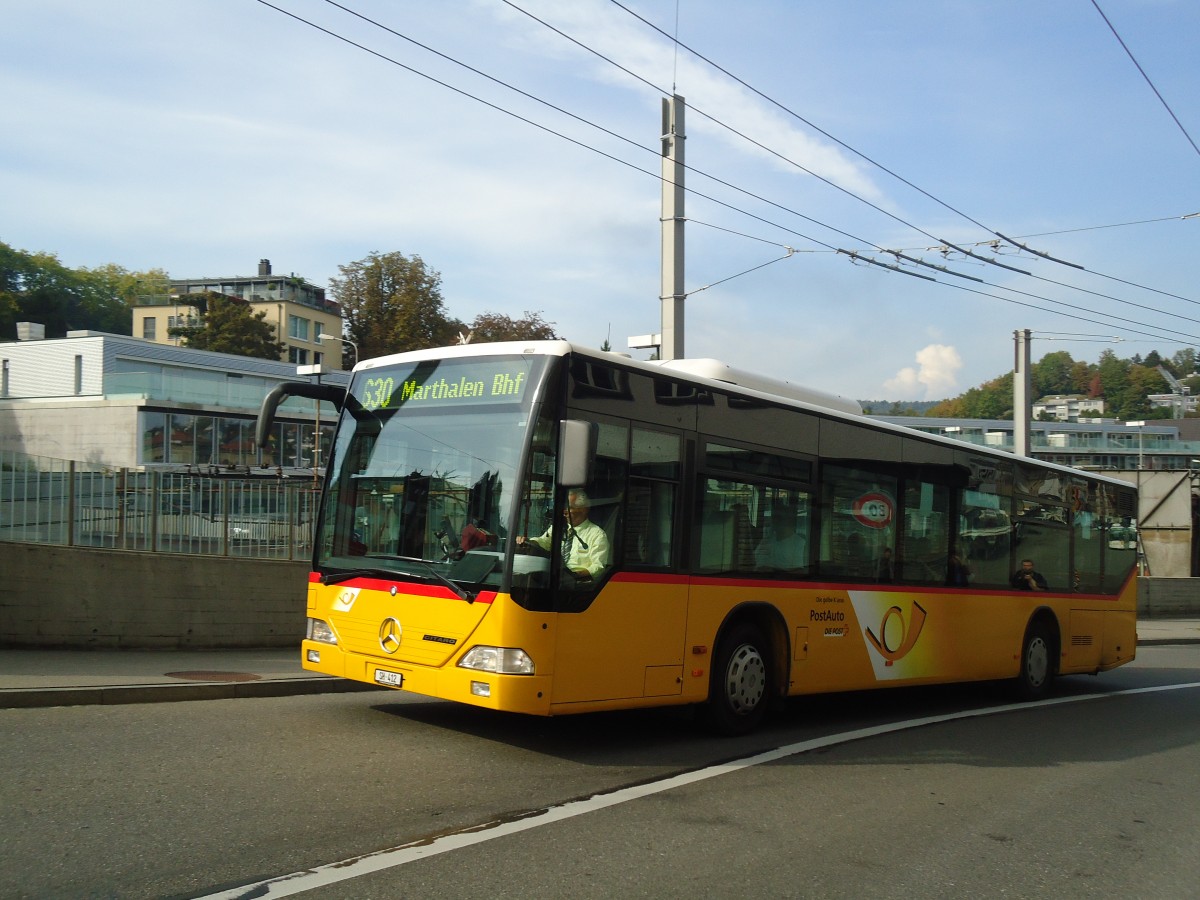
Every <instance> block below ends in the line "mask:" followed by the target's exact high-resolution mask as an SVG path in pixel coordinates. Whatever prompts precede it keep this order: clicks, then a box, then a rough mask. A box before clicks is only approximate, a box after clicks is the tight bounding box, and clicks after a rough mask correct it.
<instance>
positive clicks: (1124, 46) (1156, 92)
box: [1092, 0, 1200, 156]
mask: <svg viewBox="0 0 1200 900" xmlns="http://www.w3.org/2000/svg"><path fill="white" fill-rule="evenodd" d="M1092 6H1094V7H1095V8H1096V12H1098V13H1100V18H1102V19H1103V20H1104V24H1105V25H1107V26H1108V30H1109V31H1111V32H1112V33H1113V37H1115V38H1116V39H1117V43H1118V44H1120V45H1121V49H1122V50H1124V51H1125V54H1126V56H1128V57H1129V59H1130V61H1131V62H1132V63H1133V64H1134V65H1135V66H1136V67H1137V70H1138V71H1139V72H1140V73H1141V74H1142V78H1144V79H1146V84H1148V85H1150V90H1152V91H1154V96H1155V97H1157V98H1158V102H1159V103H1161V104H1162V105H1163V109H1165V110H1166V111H1167V114H1168V115H1169V116H1170V117H1171V119H1172V121H1174V122H1175V124H1176V126H1178V128H1179V130H1180V131H1181V132H1183V136H1184V137H1185V138H1187V142H1188V143H1189V144H1191V145H1192V149H1193V150H1195V151H1196V155H1197V156H1200V147H1197V146H1196V142H1195V141H1193V140H1192V136H1191V135H1190V134H1188V130H1187V129H1186V128H1184V127H1183V123H1182V122H1180V121H1179V116H1177V115H1175V110H1173V109H1171V104H1169V103H1167V101H1166V98H1164V97H1163V95H1162V94H1161V93H1159V90H1158V88H1157V87H1155V86H1154V82H1153V81H1151V80H1150V76H1149V75H1147V74H1146V70H1145V69H1143V68H1142V64H1141V63H1140V62H1138V61H1137V57H1135V56H1134V55H1133V51H1132V50H1130V49H1129V45H1128V44H1126V43H1125V40H1124V38H1122V37H1121V35H1120V34H1118V33H1117V29H1116V28H1115V27H1114V26H1113V23H1112V22H1111V21H1109V18H1108V16H1106V15H1105V14H1104V10H1102V9H1101V8H1100V4H1099V3H1097V2H1096V0H1092Z"/></svg>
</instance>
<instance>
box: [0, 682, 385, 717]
mask: <svg viewBox="0 0 1200 900" xmlns="http://www.w3.org/2000/svg"><path fill="white" fill-rule="evenodd" d="M381 690H386V689H381V688H377V687H375V686H374V685H370V684H362V683H360V682H357V681H347V680H346V679H344V678H332V677H330V676H326V675H322V676H320V677H317V678H289V679H285V680H278V681H242V682H236V683H229V682H212V683H202V684H127V685H107V686H104V687H60V688H34V689H31V690H27V689H23V688H7V689H3V690H0V709H32V708H37V707H48V706H117V705H121V704H126V703H171V702H178V701H184V700H233V699H237V698H241V697H296V696H301V695H305V694H345V693H351V692H357V691H381Z"/></svg>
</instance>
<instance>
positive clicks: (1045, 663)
mask: <svg viewBox="0 0 1200 900" xmlns="http://www.w3.org/2000/svg"><path fill="white" fill-rule="evenodd" d="M1056 646H1057V645H1056V643H1055V640H1054V635H1053V633H1052V632H1051V630H1050V628H1049V627H1048V626H1047V625H1046V624H1045V623H1044V622H1032V623H1030V625H1029V628H1028V629H1027V630H1026V632H1025V640H1024V641H1023V642H1022V644H1021V672H1020V674H1019V675H1018V676H1017V683H1016V689H1017V694H1018V695H1019V696H1020V697H1021V698H1022V699H1024V700H1040V699H1042V698H1043V697H1045V696H1047V695H1048V694H1049V693H1050V690H1051V688H1052V687H1053V685H1054V674H1055V665H1054V664H1055V658H1054V657H1055V653H1056V649H1055V648H1056Z"/></svg>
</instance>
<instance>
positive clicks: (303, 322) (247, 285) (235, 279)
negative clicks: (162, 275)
mask: <svg viewBox="0 0 1200 900" xmlns="http://www.w3.org/2000/svg"><path fill="white" fill-rule="evenodd" d="M208 291H212V292H214V293H218V294H224V295H225V296H227V297H235V298H237V299H238V300H242V301H244V302H246V303H248V304H249V305H250V309H251V310H252V311H253V312H255V313H258V312H265V313H266V314H267V316H266V320H267V322H269V323H270V324H272V325H273V326H274V327H275V336H276V338H277V339H278V340H279V341H280V342H282V343H283V345H284V350H283V354H282V356H281V359H282V361H284V362H289V363H292V364H295V365H323V366H325V367H326V368H329V369H341V368H344V366H343V351H344V350H345V348H346V345H345V344H344V343H342V341H341V340H331V339H326V340H322V336H324V335H330V336H335V337H337V338H341V335H342V311H341V307H340V306H338V304H337V303H335V302H333V301H332V300H327V299H326V298H325V289H324V288H319V287H316V286H315V285H312V284H309V283H308V282H307V281H305V280H304V279H303V278H300V277H298V276H296V275H276V274H275V273H273V272H272V269H271V261H270V260H269V259H261V260H259V262H258V271H257V273H256V274H254V275H238V276H226V277H219V278H173V279H171V282H170V293H169V294H167V295H158V296H147V297H141V298H139V299H138V301H137V305H136V306H134V309H133V334H134V336H135V337H140V338H142V339H143V340H147V341H152V342H154V343H157V344H169V345H172V346H179V345H180V343H181V339H180V338H177V337H174V336H172V335H171V333H170V332H171V329H172V328H174V327H176V326H183V325H190V324H195V323H196V321H197V320H198V317H199V313H198V312H197V310H196V307H195V306H193V305H191V304H189V303H188V302H187V299H186V298H187V295H188V294H202V293H205V292H208ZM349 361H350V362H351V363H353V362H354V360H353V359H351V360H349Z"/></svg>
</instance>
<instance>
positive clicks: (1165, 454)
mask: <svg viewBox="0 0 1200 900" xmlns="http://www.w3.org/2000/svg"><path fill="white" fill-rule="evenodd" d="M872 418H875V419H880V420H882V421H884V422H892V423H894V424H896V425H904V426H906V427H908V428H916V429H917V430H918V431H924V432H928V433H929V434H938V435H941V436H942V437H948V438H953V439H955V440H959V441H964V442H966V443H970V444H979V445H981V446H985V447H994V448H996V449H998V450H1007V451H1008V452H1010V453H1011V452H1012V450H1013V443H1014V436H1013V428H1014V425H1013V422H1012V421H1011V420H1007V419H942V418H929V417H923V416H872ZM1184 421H1186V422H1191V421H1198V420H1177V421H1172V420H1169V419H1163V420H1160V421H1150V422H1147V423H1146V424H1145V425H1142V426H1137V427H1134V426H1130V425H1127V424H1125V423H1124V422H1113V421H1111V420H1106V421H1100V422H1037V421H1034V422H1030V424H1029V443H1030V453H1031V455H1032V456H1033V457H1034V458H1036V459H1041V460H1044V461H1046V462H1052V463H1059V464H1061V465H1064V466H1075V467H1076V468H1080V469H1095V470H1101V471H1111V470H1117V471H1133V470H1137V469H1143V470H1144V469H1154V470H1181V469H1182V470H1189V469H1197V468H1200V463H1197V460H1200V441H1198V440H1197V439H1196V438H1197V435H1195V434H1193V433H1192V432H1191V431H1190V430H1186V432H1185V433H1182V434H1181V427H1180V426H1181V423H1182V422H1184Z"/></svg>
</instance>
